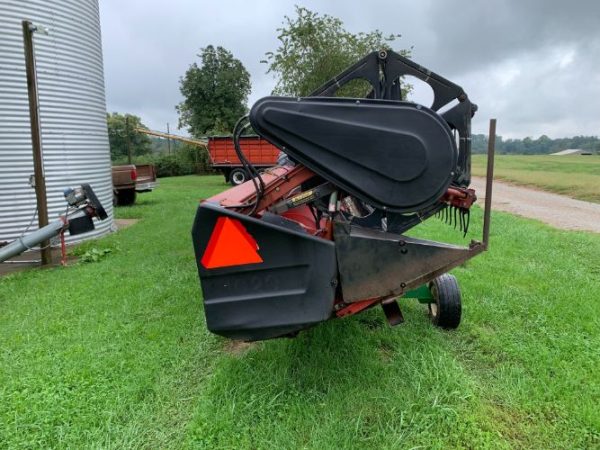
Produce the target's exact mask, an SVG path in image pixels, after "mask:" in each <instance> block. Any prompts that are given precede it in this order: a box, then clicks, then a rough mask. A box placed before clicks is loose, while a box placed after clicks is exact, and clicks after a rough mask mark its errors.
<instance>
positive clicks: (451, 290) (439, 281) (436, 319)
mask: <svg viewBox="0 0 600 450" xmlns="http://www.w3.org/2000/svg"><path fill="white" fill-rule="evenodd" d="M429 290H430V292H431V295H432V296H433V298H434V300H435V302H434V303H430V304H429V317H430V319H431V322H432V323H433V324H434V325H435V326H438V327H440V328H445V329H447V330H453V329H455V328H458V325H460V318H461V314H462V306H461V295H460V287H459V286H458V281H456V277H455V276H454V275H450V274H448V273H445V274H444V275H441V276H439V277H437V278H436V279H435V280H433V281H432V282H431V283H429Z"/></svg>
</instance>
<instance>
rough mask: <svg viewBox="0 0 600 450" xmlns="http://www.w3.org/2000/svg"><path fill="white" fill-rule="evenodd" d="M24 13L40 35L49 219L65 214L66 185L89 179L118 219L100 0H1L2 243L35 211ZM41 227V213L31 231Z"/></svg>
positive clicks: (99, 230) (100, 227)
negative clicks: (39, 29) (43, 30)
mask: <svg viewBox="0 0 600 450" xmlns="http://www.w3.org/2000/svg"><path fill="white" fill-rule="evenodd" d="M22 20H30V21H31V22H33V23H34V24H36V25H41V26H43V27H45V28H47V29H48V35H42V34H39V33H36V35H35V37H34V42H35V55H36V66H37V78H38V90H39V105H40V106H39V108H40V122H41V129H42V150H43V159H44V168H45V175H46V186H47V197H48V215H49V219H50V221H52V220H55V219H56V218H57V217H58V216H59V215H61V214H63V213H64V210H65V201H64V198H63V189H64V188H66V187H69V186H77V185H80V184H81V183H84V182H86V183H89V184H90V185H91V186H92V187H93V189H94V191H95V192H96V193H97V195H98V197H99V199H100V201H101V202H102V204H103V205H104V206H105V208H106V211H107V213H108V215H109V219H108V220H105V221H102V222H98V223H97V224H96V230H95V231H93V232H92V233H89V234H85V235H83V236H85V238H88V237H93V236H99V235H102V234H105V233H107V232H108V231H110V229H111V228H112V226H113V209H112V180H111V163H110V150H109V144H108V134H107V130H106V101H105V96H104V73H103V65H102V45H101V40H100V19H99V8H98V0H14V1H11V0H0V242H2V241H11V240H13V239H15V238H17V237H18V236H19V235H21V233H23V232H24V231H25V229H26V228H27V225H28V224H29V223H30V221H31V219H32V216H33V214H34V212H35V210H36V200H35V192H34V189H33V188H32V187H30V185H29V177H30V175H31V174H33V156H32V146H31V132H30V124H29V104H28V98H27V80H26V74H25V60H24V54H23V36H22V25H21V22H22ZM35 229H37V218H36V220H34V221H33V224H32V226H31V228H30V229H29V230H30V231H32V230H35Z"/></svg>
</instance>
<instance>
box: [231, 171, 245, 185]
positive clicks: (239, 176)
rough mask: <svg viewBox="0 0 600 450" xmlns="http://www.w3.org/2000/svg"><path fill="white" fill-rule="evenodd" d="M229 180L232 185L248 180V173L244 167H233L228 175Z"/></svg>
mask: <svg viewBox="0 0 600 450" xmlns="http://www.w3.org/2000/svg"><path fill="white" fill-rule="evenodd" d="M229 180H230V182H231V184H232V185H233V186H239V185H240V184H242V183H245V182H246V181H248V174H247V173H246V171H245V170H244V169H233V170H232V171H231V174H230V175H229Z"/></svg>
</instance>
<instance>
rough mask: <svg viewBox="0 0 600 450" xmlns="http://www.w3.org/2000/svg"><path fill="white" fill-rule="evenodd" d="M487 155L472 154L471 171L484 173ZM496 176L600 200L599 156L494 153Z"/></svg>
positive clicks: (570, 194) (565, 193)
mask: <svg viewBox="0 0 600 450" xmlns="http://www.w3.org/2000/svg"><path fill="white" fill-rule="evenodd" d="M486 160H487V158H486V156H484V155H474V156H473V174H474V175H479V176H485V171H486V168H485V166H486V164H487V163H486ZM494 172H495V178H496V179H501V180H506V181H510V182H513V183H517V184H522V185H525V186H533V187H537V188H541V189H544V190H548V191H551V192H556V193H558V194H564V195H568V196H569V197H573V198H578V199H580V200H587V201H591V202H596V203H600V156H598V155H590V156H581V155H573V156H551V155H537V156H527V155H496V158H495V170H494Z"/></svg>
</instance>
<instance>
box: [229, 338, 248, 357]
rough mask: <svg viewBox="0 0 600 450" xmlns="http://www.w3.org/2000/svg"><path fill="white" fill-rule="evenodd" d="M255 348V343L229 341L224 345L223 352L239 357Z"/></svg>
mask: <svg viewBox="0 0 600 450" xmlns="http://www.w3.org/2000/svg"><path fill="white" fill-rule="evenodd" d="M254 347H256V342H245V341H232V340H229V341H227V342H226V343H225V348H224V350H225V351H226V352H227V353H229V354H231V355H234V356H240V355H243V354H244V353H246V352H247V351H248V350H250V349H251V348H254Z"/></svg>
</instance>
